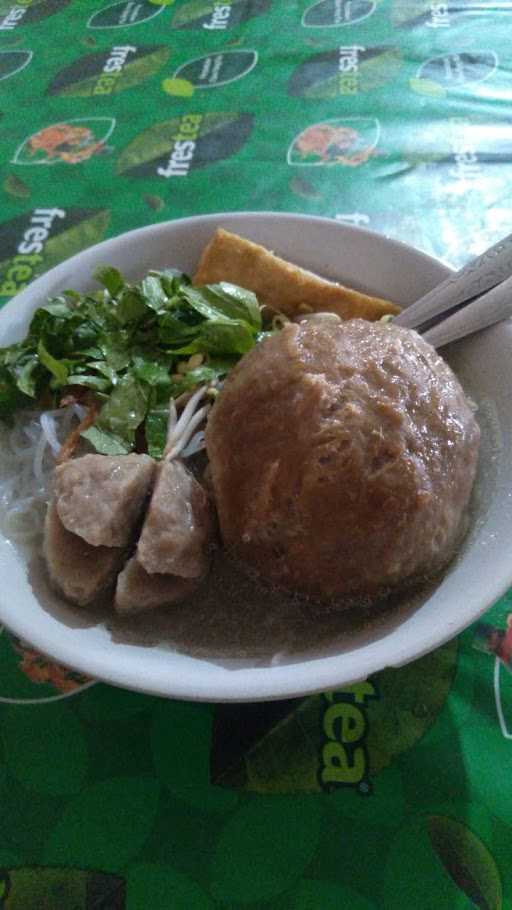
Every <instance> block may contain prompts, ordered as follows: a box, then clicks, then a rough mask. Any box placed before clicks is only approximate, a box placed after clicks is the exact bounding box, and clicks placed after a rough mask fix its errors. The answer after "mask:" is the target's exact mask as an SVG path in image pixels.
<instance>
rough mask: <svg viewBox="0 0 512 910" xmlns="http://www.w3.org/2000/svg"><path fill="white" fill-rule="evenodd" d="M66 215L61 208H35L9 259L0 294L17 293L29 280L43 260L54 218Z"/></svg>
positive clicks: (0, 286)
mask: <svg viewBox="0 0 512 910" xmlns="http://www.w3.org/2000/svg"><path fill="white" fill-rule="evenodd" d="M65 217H66V212H65V211H64V210H63V209H35V210H34V212H33V213H32V215H31V218H30V224H29V226H28V227H27V229H26V230H25V232H24V234H23V237H22V239H21V241H20V243H19V244H18V249H17V255H16V256H14V258H13V259H12V260H11V263H10V265H9V268H8V269H7V272H6V274H5V278H4V281H3V282H2V284H1V285H0V295H4V296H6V297H10V296H12V295H13V294H17V293H18V291H21V290H22V289H23V288H24V287H26V286H27V284H28V282H29V281H31V279H32V277H33V275H34V272H35V270H36V269H37V266H38V265H39V264H40V263H41V262H42V261H43V255H42V254H43V252H44V246H45V243H46V241H47V240H48V237H49V235H50V232H51V230H52V227H53V226H54V222H55V220H56V219H61V218H65Z"/></svg>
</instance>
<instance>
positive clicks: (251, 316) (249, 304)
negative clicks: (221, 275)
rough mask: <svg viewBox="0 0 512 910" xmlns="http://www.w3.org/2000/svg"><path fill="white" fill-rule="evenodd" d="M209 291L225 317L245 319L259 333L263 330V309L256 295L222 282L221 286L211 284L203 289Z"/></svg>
mask: <svg viewBox="0 0 512 910" xmlns="http://www.w3.org/2000/svg"><path fill="white" fill-rule="evenodd" d="M201 290H202V291H203V292H205V291H208V295H209V299H210V300H212V301H214V303H215V306H216V307H217V309H219V310H220V311H221V312H222V313H224V315H225V316H229V317H230V318H231V319H243V320H244V321H245V322H247V323H249V325H251V326H253V328H255V329H256V330H257V331H259V330H260V329H261V325H262V322H261V308H260V305H259V303H258V298H257V297H256V294H253V292H252V291H246V290H245V288H240V287H238V285H236V284H231V283H230V282H228V281H221V282H220V283H219V284H209V285H206V287H205V288H201Z"/></svg>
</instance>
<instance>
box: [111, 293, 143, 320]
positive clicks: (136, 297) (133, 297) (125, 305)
mask: <svg viewBox="0 0 512 910" xmlns="http://www.w3.org/2000/svg"><path fill="white" fill-rule="evenodd" d="M115 314H116V318H117V319H118V321H119V322H120V323H121V325H129V324H130V323H132V322H140V321H141V320H142V319H143V318H144V316H145V314H146V301H145V299H144V297H143V295H142V294H141V293H140V291H139V290H137V288H125V289H124V290H123V291H122V293H121V294H120V295H119V298H118V300H117V301H116V305H115Z"/></svg>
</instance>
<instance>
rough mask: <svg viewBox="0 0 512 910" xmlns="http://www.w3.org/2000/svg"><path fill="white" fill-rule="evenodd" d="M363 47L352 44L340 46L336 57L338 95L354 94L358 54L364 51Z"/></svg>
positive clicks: (355, 91) (356, 84)
mask: <svg viewBox="0 0 512 910" xmlns="http://www.w3.org/2000/svg"><path fill="white" fill-rule="evenodd" d="M365 50H366V48H365V47H359V46H358V45H356V44H354V45H352V46H351V47H340V49H339V58H338V71H339V77H338V78H339V82H338V90H339V93H340V95H355V94H357V90H358V70H359V55H360V54H363V53H364V52H365Z"/></svg>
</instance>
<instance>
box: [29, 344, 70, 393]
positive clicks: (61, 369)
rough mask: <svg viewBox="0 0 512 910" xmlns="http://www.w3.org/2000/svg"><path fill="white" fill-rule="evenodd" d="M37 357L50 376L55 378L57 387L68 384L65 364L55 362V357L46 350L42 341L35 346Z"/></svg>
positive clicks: (58, 361) (59, 361)
mask: <svg viewBox="0 0 512 910" xmlns="http://www.w3.org/2000/svg"><path fill="white" fill-rule="evenodd" d="M37 355H38V357H39V361H40V363H42V364H43V366H45V367H46V369H47V370H48V371H49V372H50V373H51V374H52V376H54V377H55V379H56V381H57V383H56V384H57V386H63V385H66V383H67V382H68V368H67V366H66V364H65V363H63V362H62V361H61V360H56V358H55V357H52V355H51V354H50V353H49V351H47V350H46V348H45V346H44V344H43V342H42V341H40V342H39V344H38V346H37Z"/></svg>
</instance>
